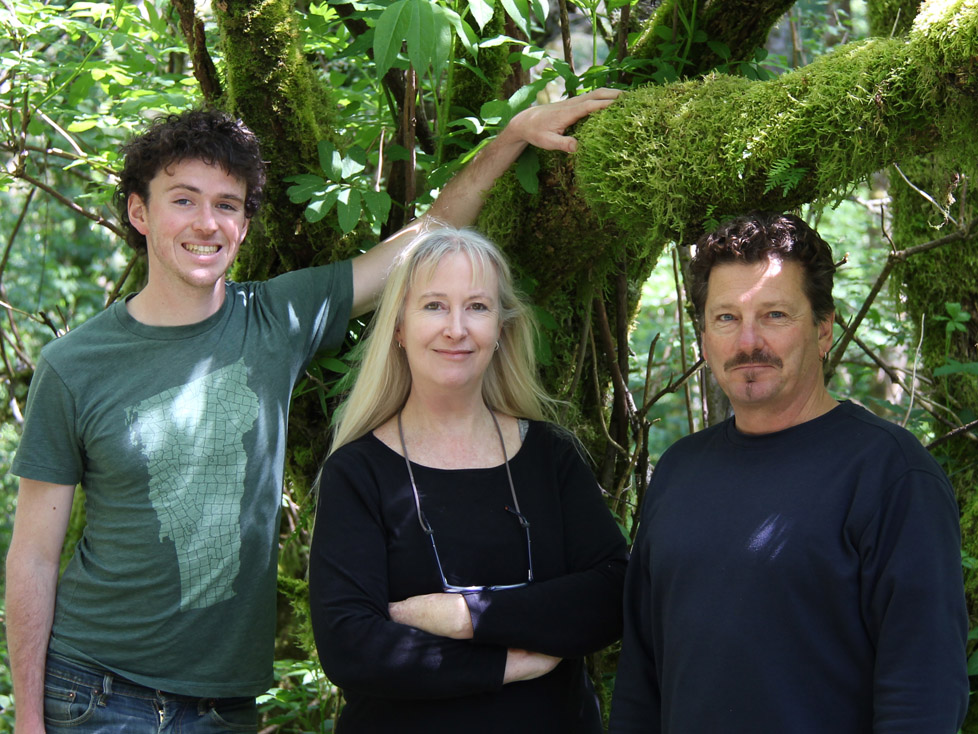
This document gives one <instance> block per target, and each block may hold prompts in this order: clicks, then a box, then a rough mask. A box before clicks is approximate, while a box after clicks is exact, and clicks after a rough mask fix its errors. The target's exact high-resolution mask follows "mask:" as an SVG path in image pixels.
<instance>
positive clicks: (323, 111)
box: [216, 0, 355, 279]
mask: <svg viewBox="0 0 978 734" xmlns="http://www.w3.org/2000/svg"><path fill="white" fill-rule="evenodd" d="M216 14H217V19H218V24H219V27H220V29H221V37H222V41H223V42H222V45H223V51H224V56H225V64H226V76H227V79H226V88H227V95H226V96H227V105H228V108H229V109H231V110H232V111H234V112H235V113H236V114H238V115H240V116H241V117H242V119H244V120H245V122H246V123H247V124H248V126H249V127H250V128H251V129H252V130H254V131H255V133H256V134H257V135H258V137H259V139H260V140H261V142H262V148H263V153H264V156H265V158H266V160H268V161H269V170H268V184H267V187H266V197H265V204H264V205H263V207H262V210H261V211H260V212H259V214H258V218H257V221H256V222H255V223H253V225H252V232H251V233H250V234H249V237H248V241H247V246H246V247H245V248H244V249H243V252H242V253H241V255H240V257H239V262H238V264H237V267H236V270H235V277H237V278H239V279H264V278H267V277H269V276H270V275H274V274H276V273H281V272H286V271H289V270H294V269H296V268H299V267H304V266H308V265H310V264H313V263H315V262H317V261H319V260H321V259H327V260H331V259H338V258H340V257H344V256H347V255H349V254H352V252H354V250H355V243H354V242H353V241H351V239H350V238H342V237H340V236H339V235H338V234H337V233H336V232H335V230H333V229H332V228H331V227H330V226H329V222H328V221H327V220H324V221H322V222H320V223H317V224H314V225H313V224H309V223H308V222H306V221H305V220H304V219H303V217H302V211H303V208H304V207H303V206H302V205H295V204H293V203H292V202H291V201H289V198H288V196H287V194H286V190H287V188H288V184H286V183H285V182H284V179H285V178H286V177H288V176H291V175H294V174H296V173H301V172H303V171H306V170H316V169H318V151H317V145H318V142H319V141H320V140H326V139H329V140H332V141H333V142H334V143H338V142H340V141H337V140H336V139H335V135H334V134H333V127H334V123H335V113H334V111H333V105H332V103H331V97H330V93H329V90H328V89H327V88H325V87H324V85H322V84H321V83H320V82H319V80H318V79H317V78H316V76H315V74H314V72H313V69H312V67H311V66H310V65H309V64H308V62H307V60H306V59H305V57H304V56H303V53H302V48H301V47H300V42H299V29H298V24H297V20H296V16H295V8H294V5H293V3H292V2H289V1H287V0H269V1H267V2H257V1H256V0H248V1H242V0H237V1H234V0H232V1H229V2H224V3H220V4H219V6H217V7H216ZM228 39H233V42H229V41H228ZM255 225H258V226H255Z"/></svg>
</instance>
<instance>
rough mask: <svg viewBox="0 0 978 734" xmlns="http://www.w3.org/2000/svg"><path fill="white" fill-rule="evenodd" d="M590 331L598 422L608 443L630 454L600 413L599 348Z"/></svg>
mask: <svg viewBox="0 0 978 734" xmlns="http://www.w3.org/2000/svg"><path fill="white" fill-rule="evenodd" d="M589 333H590V342H591V354H592V357H593V358H592V359H591V376H592V378H593V381H594V393H595V398H596V401H595V405H596V406H598V412H599V416H598V418H599V420H598V423H599V424H600V425H601V431H602V433H604V438H605V440H606V441H607V442H608V444H609V445H610V446H611V447H612V448H614V449H615V451H618V452H619V453H620V454H622V455H623V456H628V451H627V450H626V449H625V448H623V447H622V446H620V445H619V444H618V442H617V441H615V439H613V438H612V437H611V434H610V433H609V432H608V426H607V424H606V423H605V422H604V416H602V415H600V411H601V402H602V401H601V381H600V380H599V378H598V350H597V347H596V346H595V344H594V334H593V332H589Z"/></svg>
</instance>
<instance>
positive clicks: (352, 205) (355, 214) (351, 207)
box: [336, 188, 361, 234]
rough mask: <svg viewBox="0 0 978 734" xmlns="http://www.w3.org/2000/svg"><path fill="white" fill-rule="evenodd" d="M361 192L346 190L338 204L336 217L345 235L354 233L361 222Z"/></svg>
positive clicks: (341, 194)
mask: <svg viewBox="0 0 978 734" xmlns="http://www.w3.org/2000/svg"><path fill="white" fill-rule="evenodd" d="M360 211H361V208H360V192H359V191H357V190H356V189H349V188H345V189H343V190H342V191H340V195H339V198H338V199H337V202H336V216H337V219H338V220H339V225H340V231H341V232H342V233H343V234H349V233H350V232H352V231H353V230H354V229H355V228H356V226H357V224H358V223H359V222H360Z"/></svg>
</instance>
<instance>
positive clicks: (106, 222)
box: [14, 172, 126, 239]
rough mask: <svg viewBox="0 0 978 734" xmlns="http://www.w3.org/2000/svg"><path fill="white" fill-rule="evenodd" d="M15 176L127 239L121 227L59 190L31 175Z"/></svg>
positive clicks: (16, 174) (20, 174)
mask: <svg viewBox="0 0 978 734" xmlns="http://www.w3.org/2000/svg"><path fill="white" fill-rule="evenodd" d="M14 176H15V177H16V178H19V179H21V180H23V181H26V182H27V183H29V184H30V185H31V186H34V187H36V188H39V189H40V190H41V191H43V192H44V193H45V194H47V195H48V196H51V197H53V198H54V199H56V200H57V201H59V202H60V203H61V204H63V205H64V206H66V207H67V208H68V209H71V211H73V212H75V213H76V214H80V215H81V216H83V217H85V218H86V219H91V220H92V221H93V222H95V223H96V224H99V225H101V226H103V227H105V228H106V229H107V230H109V231H110V232H112V233H113V234H114V235H116V236H117V237H119V238H120V239H125V238H126V235H125V233H124V232H123V231H122V230H121V229H119V227H117V226H116V225H115V224H113V223H112V222H110V221H109V220H108V219H106V218H105V217H103V216H102V215H101V214H96V213H94V212H90V211H88V210H87V209H84V208H83V207H80V206H79V205H78V204H76V203H75V202H74V201H72V200H71V199H69V198H68V197H67V196H64V195H63V194H61V193H59V192H58V191H57V190H55V189H53V188H51V187H50V186H48V185H47V184H46V183H44V182H43V181H38V180H37V179H35V178H34V177H33V176H31V175H29V174H27V173H22V172H21V173H15V174H14Z"/></svg>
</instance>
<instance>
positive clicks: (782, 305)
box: [707, 299, 793, 312]
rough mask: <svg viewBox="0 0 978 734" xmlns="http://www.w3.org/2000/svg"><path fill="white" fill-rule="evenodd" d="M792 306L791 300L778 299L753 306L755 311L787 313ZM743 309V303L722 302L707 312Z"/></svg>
mask: <svg viewBox="0 0 978 734" xmlns="http://www.w3.org/2000/svg"><path fill="white" fill-rule="evenodd" d="M792 305H793V304H792V302H791V301H789V300H786V299H778V300H775V301H763V302H761V303H756V304H754V305H753V309H762V310H767V309H779V310H782V311H786V310H788V309H789V308H791V306H792ZM742 308H744V305H743V304H742V303H731V302H726V301H724V302H721V303H715V304H713V306H712V307H711V308H708V309H707V311H710V312H713V311H731V310H733V309H742Z"/></svg>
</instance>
